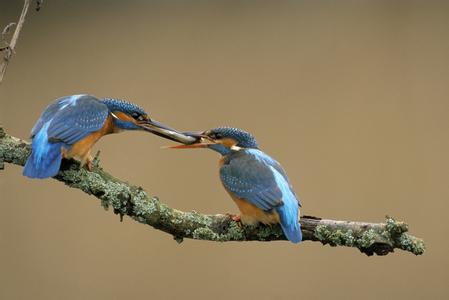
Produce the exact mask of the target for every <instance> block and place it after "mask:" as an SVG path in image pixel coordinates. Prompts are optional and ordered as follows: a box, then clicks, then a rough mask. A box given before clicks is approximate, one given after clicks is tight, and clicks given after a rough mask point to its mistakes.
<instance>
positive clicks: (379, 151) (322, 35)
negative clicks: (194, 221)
mask: <svg viewBox="0 0 449 300" xmlns="http://www.w3.org/2000/svg"><path fill="white" fill-rule="evenodd" d="M22 4H23V3H22V1H19V0H15V1H6V0H1V1H0V26H1V27H2V28H3V26H4V25H6V24H8V23H9V22H15V21H16V20H17V19H18V16H19V14H20V11H21V9H22ZM448 37H449V3H448V2H447V1H338V3H337V2H333V1H266V2H261V1H257V2H256V1H229V0H227V1H144V0H141V1H137V0H134V1H110V0H108V1H106V0H97V1H80V0H79V1H68V0H65V1H62V0H60V1H50V0H49V1H45V5H44V7H43V9H42V10H41V11H40V12H39V13H36V12H35V11H34V5H33V9H32V10H30V13H29V15H28V17H27V20H26V23H25V26H24V28H23V31H22V34H21V36H20V39H19V41H18V45H17V48H16V52H17V54H16V55H15V56H14V58H13V60H12V61H11V63H10V65H9V67H8V70H7V73H6V76H5V80H4V82H3V84H2V85H1V86H0V101H1V104H0V122H1V123H2V124H3V125H4V126H5V127H6V129H7V130H8V132H9V133H10V134H12V135H15V136H18V137H22V138H28V137H29V132H30V129H31V127H32V126H33V124H34V122H35V121H36V119H37V118H38V116H39V114H40V113H41V111H42V110H43V109H44V108H45V107H46V105H47V104H48V103H49V102H51V101H53V100H54V99H55V98H58V97H60V96H64V95H70V94H79V93H90V94H93V95H96V96H98V97H117V98H123V99H127V100H129V101H132V102H135V103H138V104H139V105H141V106H143V107H144V108H145V109H146V110H147V111H148V112H149V113H150V115H151V116H152V117H153V118H155V119H157V120H160V121H162V122H164V123H166V124H169V125H171V126H173V127H175V128H178V129H180V130H204V129H209V128H213V127H217V126H220V125H230V126H235V127H240V128H244V129H246V130H248V131H250V132H252V133H253V134H254V135H255V136H256V137H257V139H258V142H259V144H260V145H261V148H262V149H263V150H264V151H266V152H267V153H269V154H270V155H272V156H273V157H275V158H276V159H277V160H279V161H280V162H281V163H282V164H283V166H284V167H285V169H286V170H287V172H288V174H289V176H290V179H291V181H292V183H293V185H294V186H295V189H296V190H297V193H298V194H299V195H300V197H301V199H302V202H303V210H302V213H303V214H307V215H316V216H320V217H325V218H334V219H343V220H360V221H370V222H382V221H383V220H384V216H385V215H386V214H389V215H392V216H394V217H396V218H398V219H401V220H405V221H407V222H408V223H409V224H410V228H411V232H412V234H415V235H417V236H419V237H422V238H424V239H425V241H426V244H427V252H426V253H425V255H424V256H421V257H415V256H413V255H411V254H409V253H405V252H401V251H397V252H396V253H394V254H391V255H388V256H387V257H376V256H374V257H366V256H365V255H363V254H361V253H359V252H358V251H357V250H355V249H352V248H330V247H329V246H326V247H323V246H322V245H320V244H319V243H312V242H304V243H303V244H300V245H299V246H298V245H293V244H291V243H288V242H270V243H261V242H248V243H237V242H234V243H221V244H220V243H214V242H201V241H191V240H186V241H185V242H184V243H182V244H180V245H178V244H177V243H176V242H175V241H174V240H173V238H172V237H171V236H170V235H167V234H165V233H162V232H160V231H157V230H154V229H153V228H151V227H146V226H143V225H141V224H138V223H136V222H133V221H131V220H130V219H129V218H125V219H124V221H123V222H122V223H120V222H119V217H118V216H116V215H114V214H113V213H112V212H111V211H108V212H105V211H104V210H103V208H101V206H100V203H99V201H98V200H97V199H96V198H94V197H92V196H89V195H86V194H84V193H83V192H81V191H79V190H76V189H69V188H67V187H65V186H64V185H63V184H61V183H59V182H56V181H54V180H30V179H27V178H25V177H22V175H21V172H22V168H20V167H17V166H13V165H7V166H6V169H5V171H2V172H0V184H1V187H0V188H1V193H0V198H1V199H0V205H1V212H2V216H1V218H0V249H1V251H0V265H1V268H0V298H1V299H132V298H137V297H140V298H143V297H145V298H151V299H179V298H183V299H211V298H213V299H229V298H236V299H242V298H248V299H294V298H296V299H298V298H307V299H323V298H330V297H332V298H334V299H360V298H363V299H380V298H384V299H423V298H424V297H426V298H429V299H448V297H449V285H448V282H449V258H448V256H447V254H448V250H449V242H448V239H447V236H448V234H449V224H448V221H447V217H446V215H447V210H448V209H449V201H448V198H449V184H448V179H449V158H448V153H449V137H448V133H449V118H448V114H449V38H448ZM167 144H171V142H170V141H165V140H162V139H160V138H158V137H156V136H153V135H148V134H144V133H142V132H134V133H124V134H121V135H114V136H108V137H106V138H104V139H102V140H101V141H100V142H99V143H98V144H97V146H96V147H95V149H101V151H102V152H101V162H102V165H103V167H104V168H105V169H106V170H107V171H109V172H110V173H112V174H114V175H115V176H117V177H118V178H121V179H123V180H126V181H129V182H131V183H133V184H136V185H140V186H142V187H143V188H144V189H146V190H147V191H148V192H149V193H150V194H152V195H157V196H158V197H160V199H161V200H162V201H164V202H165V203H167V204H169V205H170V206H172V207H176V208H178V209H181V210H186V211H189V210H196V211H199V212H202V213H225V212H233V213H236V212H237V208H236V207H235V205H234V203H233V202H232V201H231V200H230V198H229V197H228V195H227V194H226V193H225V192H224V190H223V188H222V187H221V184H220V182H219V179H218V174H217V172H218V171H217V161H218V156H217V154H216V153H213V152H212V151H205V150H204V151H200V150H197V151H193V150H192V151H187V150H186V151H170V150H163V149H160V148H161V146H164V145H167Z"/></svg>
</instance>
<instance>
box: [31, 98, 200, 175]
mask: <svg viewBox="0 0 449 300" xmlns="http://www.w3.org/2000/svg"><path fill="white" fill-rule="evenodd" d="M122 130H146V131H149V132H151V133H154V134H156V135H159V136H163V137H165V138H168V139H171V140H175V141H180V142H183V143H188V142H189V141H190V142H192V141H194V140H195V139H194V138H192V137H187V136H184V135H182V134H180V133H178V132H176V131H175V130H173V129H171V128H168V127H166V126H164V125H162V124H160V123H158V122H156V121H154V120H151V119H150V118H149V117H148V115H147V113H146V112H145V111H144V110H143V109H142V108H140V107H139V106H137V105H135V104H132V103H129V102H127V101H123V100H118V99H101V100H99V99H97V98H95V97H94V96H90V95H73V96H67V97H62V98H59V99H57V100H56V101H55V102H53V103H52V104H50V105H49V106H48V107H47V108H46V109H45V111H44V112H43V113H42V114H41V116H40V118H39V119H38V120H37V122H36V124H35V125H34V127H33V129H32V130H31V138H32V139H33V141H32V146H31V147H32V151H31V155H30V156H29V158H28V160H27V162H26V164H25V168H24V170H23V175H25V176H28V177H31V178H47V177H52V176H54V175H56V174H57V173H58V171H59V168H60V165H61V160H62V158H63V157H64V158H77V159H79V160H80V161H81V165H83V166H86V167H87V168H88V169H89V170H91V168H92V165H91V157H90V150H91V148H92V146H93V145H94V144H95V143H96V142H97V141H98V140H99V139H100V138H101V137H102V136H104V135H106V134H110V133H117V132H120V131H122Z"/></svg>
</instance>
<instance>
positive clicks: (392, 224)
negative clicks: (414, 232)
mask: <svg viewBox="0 0 449 300" xmlns="http://www.w3.org/2000/svg"><path fill="white" fill-rule="evenodd" d="M385 229H386V230H387V231H388V233H389V234H390V235H391V236H398V235H400V234H402V233H404V232H407V231H408V225H407V224H406V223H404V222H400V221H396V220H395V219H393V218H392V217H388V216H387V222H386V224H385Z"/></svg>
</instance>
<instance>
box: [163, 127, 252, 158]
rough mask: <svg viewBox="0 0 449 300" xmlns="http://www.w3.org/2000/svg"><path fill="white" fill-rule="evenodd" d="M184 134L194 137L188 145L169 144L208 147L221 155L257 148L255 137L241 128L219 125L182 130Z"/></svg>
mask: <svg viewBox="0 0 449 300" xmlns="http://www.w3.org/2000/svg"><path fill="white" fill-rule="evenodd" d="M184 134H185V135H187V136H189V137H193V138H195V139H196V141H195V142H194V143H191V144H189V145H176V146H171V147H170V148H173V149H187V148H209V149H211V150H214V151H217V152H218V153H220V154H222V155H227V154H229V153H231V152H236V151H240V150H242V149H258V148H259V146H258V145H257V142H256V139H255V138H254V137H253V136H252V135H251V134H250V133H249V132H246V131H244V130H242V129H238V128H232V127H219V128H214V129H211V130H207V131H204V132H184Z"/></svg>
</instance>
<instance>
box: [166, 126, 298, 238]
mask: <svg viewBox="0 0 449 300" xmlns="http://www.w3.org/2000/svg"><path fill="white" fill-rule="evenodd" d="M185 134H186V135H188V136H191V137H194V138H196V141H195V142H194V143H190V144H186V145H176V146H169V148H175V149H185V148H208V149H211V150H214V151H216V152H218V153H219V154H221V156H222V157H221V159H220V161H219V173H220V179H221V182H222V184H223V186H224V188H225V190H226V191H227V192H228V193H229V195H230V196H231V198H232V199H233V200H234V202H235V203H236V205H237V206H238V208H239V210H240V215H236V216H233V220H234V221H237V222H241V223H242V224H257V223H259V222H260V223H263V224H280V225H281V228H282V231H283V232H284V234H285V236H286V237H287V239H288V240H289V241H291V242H293V243H299V242H300V241H301V240H302V233H301V226H300V224H299V208H300V207H301V203H300V201H299V198H298V196H297V195H296V193H295V191H294V190H293V187H292V185H291V184H290V181H289V179H288V177H287V174H286V172H285V171H284V169H283V168H282V167H281V165H280V164H279V163H278V162H277V161H276V160H274V159H273V158H271V157H270V156H269V155H267V154H265V153H264V152H262V151H261V150H260V149H259V146H258V144H257V142H256V139H255V138H254V137H253V135H251V134H250V133H248V132H246V131H244V130H241V129H237V128H231V127H220V128H215V129H211V130H207V131H205V132H199V133H198V132H190V133H185Z"/></svg>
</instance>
